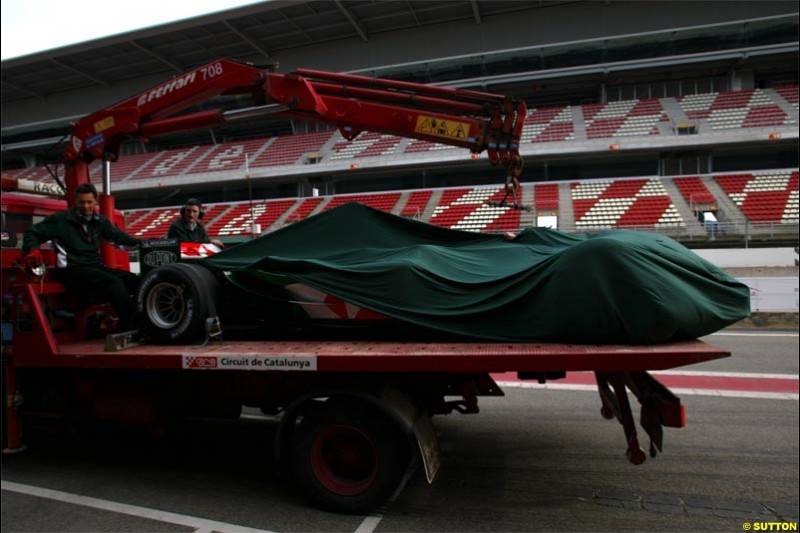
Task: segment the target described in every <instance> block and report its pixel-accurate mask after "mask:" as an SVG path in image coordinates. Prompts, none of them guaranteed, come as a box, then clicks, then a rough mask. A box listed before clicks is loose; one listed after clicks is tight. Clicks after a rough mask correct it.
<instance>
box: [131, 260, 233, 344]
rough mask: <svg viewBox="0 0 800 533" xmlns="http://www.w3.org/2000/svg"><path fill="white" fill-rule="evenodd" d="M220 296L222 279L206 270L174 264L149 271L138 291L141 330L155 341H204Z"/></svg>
mask: <svg viewBox="0 0 800 533" xmlns="http://www.w3.org/2000/svg"><path fill="white" fill-rule="evenodd" d="M218 298H219V282H218V281H217V279H216V278H215V277H214V275H213V274H212V273H211V272H209V271H208V270H207V269H205V268H203V267H201V266H199V265H193V264H186V263H173V264H169V265H164V266H161V267H159V268H156V269H154V270H151V271H150V272H148V273H147V274H146V275H145V276H144V278H143V279H142V281H141V283H140V284H139V289H138V291H137V294H136V307H137V310H138V312H139V316H140V327H141V329H142V332H143V333H144V334H145V335H146V336H147V337H148V338H149V339H150V340H151V341H152V342H155V343H163V344H181V343H187V342H193V341H196V340H202V338H203V335H204V332H205V322H206V319H207V318H208V317H209V314H210V312H211V310H212V309H216V302H217V301H218Z"/></svg>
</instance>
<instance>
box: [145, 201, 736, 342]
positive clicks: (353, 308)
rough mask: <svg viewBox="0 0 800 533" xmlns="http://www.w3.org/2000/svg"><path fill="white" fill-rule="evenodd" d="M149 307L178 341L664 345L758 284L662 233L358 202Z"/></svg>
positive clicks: (152, 329)
mask: <svg viewBox="0 0 800 533" xmlns="http://www.w3.org/2000/svg"><path fill="white" fill-rule="evenodd" d="M137 301H138V306H139V310H140V311H141V313H142V314H143V315H144V317H143V323H142V327H143V329H144V330H145V333H146V334H147V335H149V336H150V338H151V339H152V340H153V341H155V342H176V343H177V342H188V341H192V340H195V339H197V338H202V332H203V330H204V325H205V324H206V323H207V322H208V319H209V317H218V318H219V320H220V321H221V324H222V328H223V329H224V330H225V331H226V332H228V331H230V332H235V331H250V332H251V333H252V332H255V333H256V334H257V335H259V336H262V338H270V337H269V336H270V335H280V334H283V333H286V332H291V331H300V332H302V334H304V335H308V334H311V332H316V331H318V329H317V328H318V327H319V326H323V325H328V326H330V325H336V326H340V325H342V324H347V325H348V326H358V328H356V329H357V330H358V331H359V332H360V334H367V333H368V332H369V331H379V332H381V333H380V334H381V335H387V336H391V337H392V340H400V339H403V338H407V336H409V335H419V334H423V335H426V336H427V337H428V338H437V337H442V336H447V337H450V336H453V335H455V336H459V337H464V338H465V340H469V339H472V340H478V339H483V340H489V341H511V342H532V341H542V342H559V343H593V344H594V343H599V344H652V343H663V342H672V341H678V340H683V339H693V338H697V337H700V336H702V335H707V334H709V333H712V332H714V331H717V330H719V329H721V328H723V327H725V326H728V325H730V324H732V323H734V322H736V321H738V320H741V319H742V318H745V317H747V316H748V315H749V313H750V292H749V289H748V288H747V286H745V285H743V284H741V283H739V282H737V281H736V280H735V279H733V278H731V277H730V276H729V275H727V274H726V273H725V272H723V271H722V270H721V269H719V268H717V267H716V266H714V265H713V264H711V263H709V262H707V261H705V260H703V259H702V258H700V257H699V256H697V255H695V254H694V253H693V252H691V251H690V250H688V249H687V248H685V247H683V246H681V245H680V244H678V243H676V242H675V241H673V240H672V239H670V238H668V237H665V236H663V235H654V234H649V233H642V232H632V231H618V230H612V231H604V232H601V233H596V234H590V235H571V234H566V233H562V232H559V231H555V230H550V229H535V228H529V229H526V230H525V231H523V232H521V233H520V234H519V235H518V236H516V238H514V239H512V240H508V239H506V238H504V237H503V236H501V235H487V234H479V233H471V232H464V231H455V230H449V229H445V228H440V227H436V226H433V225H429V224H425V223H421V222H416V221H413V220H408V219H404V218H401V217H397V216H394V215H391V214H387V213H384V212H382V211H378V210H374V209H371V208H369V207H366V206H363V205H360V204H347V205H344V206H342V207H339V208H336V209H332V210H330V211H327V212H324V213H321V214H319V215H316V216H313V217H310V218H308V219H306V220H304V221H302V222H299V223H296V224H293V225H291V226H289V227H286V228H284V229H281V230H279V231H276V232H273V233H270V234H267V235H264V236H262V237H260V238H258V239H255V240H253V241H251V242H248V243H246V244H243V245H240V246H238V247H235V248H232V249H230V250H225V251H223V252H220V253H218V254H215V255H213V256H211V257H207V258H204V259H199V260H197V261H196V262H194V263H191V264H189V263H177V264H173V265H166V266H163V267H160V268H157V269H155V270H153V271H151V272H149V273H148V274H147V275H146V276H144V278H143V280H142V282H141V284H140V288H139V293H138V297H137ZM365 325H371V326H372V327H371V328H368V329H364V326H365Z"/></svg>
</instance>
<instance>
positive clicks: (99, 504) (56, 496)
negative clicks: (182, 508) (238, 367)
mask: <svg viewBox="0 0 800 533" xmlns="http://www.w3.org/2000/svg"><path fill="white" fill-rule="evenodd" d="M0 488H2V490H7V491H10V492H17V493H19V494H27V495H29V496H36V497H37V498H45V499H48V500H55V501H59V502H65V503H71V504H74V505H81V506H83V507H91V508H93V509H102V510H104V511H110V512H112V513H119V514H125V515H130V516H136V517H139V518H146V519H149V520H157V521H159V522H167V523H170V524H178V525H181V526H187V527H193V528H195V533H207V532H211V531H218V532H220V533H272V532H270V531H266V530H263V529H254V528H251V527H244V526H237V525H235V524H226V523H225V522H217V521H215V520H206V519H204V518H197V517H195V516H186V515H182V514H177V513H170V512H168V511H159V510H158V509H151V508H149V507H139V506H138V505H128V504H126V503H118V502H112V501H109V500H101V499H99V498H92V497H90V496H81V495H79V494H70V493H69V492H61V491H58V490H50V489H44V488H41V487H34V486H32V485H23V484H20V483H14V482H13V481H5V480H3V482H2V486H1V487H0Z"/></svg>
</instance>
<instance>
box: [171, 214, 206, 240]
mask: <svg viewBox="0 0 800 533" xmlns="http://www.w3.org/2000/svg"><path fill="white" fill-rule="evenodd" d="M167 238H168V239H178V240H179V241H181V242H199V243H201V244H205V243H209V242H211V239H209V238H208V233H206V228H205V227H204V226H203V225H202V224H201V223H199V222H198V223H197V224H196V225H195V227H194V229H190V228H189V224H187V223H186V220H184V219H183V218H179V219H178V220H176V221H175V222H173V223H172V225H171V226H170V227H169V232H167Z"/></svg>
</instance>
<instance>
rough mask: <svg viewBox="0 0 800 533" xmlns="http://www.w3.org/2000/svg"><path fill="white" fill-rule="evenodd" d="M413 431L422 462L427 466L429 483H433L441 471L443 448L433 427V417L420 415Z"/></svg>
mask: <svg viewBox="0 0 800 533" xmlns="http://www.w3.org/2000/svg"><path fill="white" fill-rule="evenodd" d="M413 432H414V437H415V438H416V440H417V445H418V446H419V452H420V455H421V456H422V464H423V466H424V467H425V478H426V479H427V480H428V483H433V481H434V480H435V479H436V475H437V474H438V473H439V466H440V465H441V456H442V448H441V446H440V445H439V438H438V437H437V436H436V429H435V428H434V427H433V421H432V420H431V417H429V416H427V415H425V414H423V415H422V416H420V417H419V418H418V419H417V421H416V422H415V423H414V428H413Z"/></svg>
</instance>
